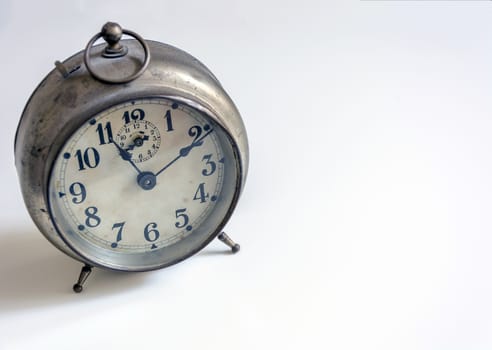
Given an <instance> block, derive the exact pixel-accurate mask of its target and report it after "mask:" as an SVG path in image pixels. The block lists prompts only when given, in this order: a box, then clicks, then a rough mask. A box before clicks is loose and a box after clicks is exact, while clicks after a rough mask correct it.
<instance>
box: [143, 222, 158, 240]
mask: <svg viewBox="0 0 492 350" xmlns="http://www.w3.org/2000/svg"><path fill="white" fill-rule="evenodd" d="M159 236H160V233H159V231H157V224H156V223H155V222H151V223H149V224H147V226H145V228H144V237H145V240H146V241H148V242H155V241H157V240H158V239H159Z"/></svg>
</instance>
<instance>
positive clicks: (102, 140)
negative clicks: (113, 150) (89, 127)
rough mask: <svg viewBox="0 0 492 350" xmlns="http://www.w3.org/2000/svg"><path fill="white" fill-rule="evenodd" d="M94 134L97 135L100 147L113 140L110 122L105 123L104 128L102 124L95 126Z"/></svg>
mask: <svg viewBox="0 0 492 350" xmlns="http://www.w3.org/2000/svg"><path fill="white" fill-rule="evenodd" d="M96 132H97V134H98V135H99V144H100V145H105V144H107V143H110V142H111V141H112V140H113V131H112V130H111V123H110V122H107V123H106V125H105V126H104V127H103V125H102V123H99V124H97V128H96Z"/></svg>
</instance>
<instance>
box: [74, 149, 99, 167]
mask: <svg viewBox="0 0 492 350" xmlns="http://www.w3.org/2000/svg"><path fill="white" fill-rule="evenodd" d="M75 157H76V158H77V161H78V163H79V170H85V169H86V168H85V167H86V166H87V167H89V168H95V167H97V166H98V165H99V160H100V157H99V153H98V152H97V150H96V149H95V148H94V147H89V148H87V149H86V150H85V151H84V152H83V153H82V150H80V149H79V150H77V152H75Z"/></svg>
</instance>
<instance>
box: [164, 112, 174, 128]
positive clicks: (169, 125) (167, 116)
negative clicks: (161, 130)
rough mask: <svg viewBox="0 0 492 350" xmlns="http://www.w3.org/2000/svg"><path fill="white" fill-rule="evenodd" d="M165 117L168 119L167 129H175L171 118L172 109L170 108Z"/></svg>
mask: <svg viewBox="0 0 492 350" xmlns="http://www.w3.org/2000/svg"><path fill="white" fill-rule="evenodd" d="M164 119H166V127H167V129H166V131H173V130H174V129H173V120H172V119H171V110H170V109H168V110H167V112H166V115H164Z"/></svg>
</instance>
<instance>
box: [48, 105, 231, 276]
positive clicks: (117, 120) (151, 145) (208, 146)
mask: <svg viewBox="0 0 492 350" xmlns="http://www.w3.org/2000/svg"><path fill="white" fill-rule="evenodd" d="M237 164H238V162H237V156H236V154H235V152H234V147H233V146H232V144H231V141H230V139H229V138H228V136H227V134H226V132H225V131H224V130H223V129H222V128H221V127H220V126H219V125H218V124H217V123H215V122H214V121H213V120H212V119H211V118H210V117H208V116H207V115H205V114H204V113H202V112H199V111H198V110H196V109H194V108H192V107H190V106H188V105H186V104H184V103H180V102H177V101H174V100H170V99H166V98H146V99H138V100H134V101H129V102H127V103H122V104H119V105H116V106H113V107H111V108H109V109H107V110H105V111H103V112H101V113H99V114H98V115H95V116H93V117H92V118H89V119H88V120H87V121H86V122H85V123H84V124H83V125H82V126H80V127H79V128H78V129H77V130H76V131H75V132H74V133H73V134H72V135H71V136H70V137H69V138H68V139H67V140H66V141H65V142H64V144H63V146H62V147H61V150H60V151H59V152H58V156H57V157H56V159H55V161H54V163H53V166H52V168H51V174H50V178H49V186H48V197H49V206H50V212H51V215H52V218H53V222H54V224H55V227H56V229H57V231H58V233H59V234H60V235H61V237H62V238H63V239H64V241H65V242H66V243H67V245H68V246H70V247H71V248H72V249H73V250H74V251H76V252H77V253H78V254H79V255H81V256H82V257H83V258H85V259H87V260H90V261H91V262H93V263H94V264H96V265H102V266H105V267H110V268H115V269H122V270H148V269H153V268H158V267H162V266H165V265H169V264H172V263H174V262H177V261H179V260H182V259H184V258H185V257H187V256H189V255H191V254H193V253H194V252H196V251H197V250H199V249H200V248H202V247H203V246H204V245H205V244H206V243H208V241H210V239H212V238H213V237H214V236H215V235H216V234H217V233H218V231H219V230H220V229H221V227H222V226H223V225H224V224H225V222H226V221H227V219H228V216H229V215H230V212H231V211H232V207H233V206H234V204H235V201H236V199H237V198H236V197H237V189H238V188H239V186H238V184H237V178H238V169H237Z"/></svg>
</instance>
